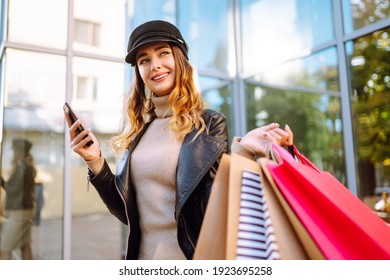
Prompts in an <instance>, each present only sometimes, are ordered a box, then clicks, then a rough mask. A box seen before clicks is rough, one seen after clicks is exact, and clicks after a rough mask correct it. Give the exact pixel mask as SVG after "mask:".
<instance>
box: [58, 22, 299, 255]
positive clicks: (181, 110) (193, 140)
mask: <svg viewBox="0 0 390 280" xmlns="http://www.w3.org/2000/svg"><path fill="white" fill-rule="evenodd" d="M125 60H126V62H127V63H129V64H131V65H132V66H134V71H135V75H134V84H133V87H132V89H131V92H130V94H129V96H128V99H127V102H126V107H125V111H126V112H125V116H126V119H127V124H126V126H125V128H124V129H123V131H122V133H121V134H119V135H118V136H116V137H114V138H113V146H114V149H115V151H116V152H117V154H118V155H121V156H120V160H119V161H118V163H117V168H116V169H117V170H116V174H115V175H114V174H113V173H112V172H111V170H110V168H109V167H108V164H107V162H106V161H105V160H104V157H103V155H102V154H101V151H100V147H99V143H98V141H97V139H96V138H95V136H94V135H93V134H92V133H91V131H90V130H85V131H84V132H82V133H81V134H79V135H76V129H77V127H78V126H79V125H80V121H77V122H75V123H74V124H73V125H72V124H71V121H70V119H69V116H68V115H67V114H65V116H66V118H67V121H68V125H69V127H70V129H69V133H70V139H71V147H72V149H73V151H75V152H76V153H78V154H79V155H80V156H81V157H82V158H83V159H84V160H85V161H86V163H87V164H88V167H89V180H90V182H91V183H92V184H93V185H94V186H95V188H96V190H97V191H98V193H99V195H100V196H101V198H102V200H103V201H104V202H105V203H106V205H107V207H108V209H109V210H110V211H111V213H113V214H114V215H115V216H116V217H117V218H118V219H119V220H121V221H122V222H123V223H125V224H128V225H129V235H128V241H127V255H126V259H192V256H193V254H194V250H195V246H196V242H197V239H198V235H199V231H200V227H201V224H202V220H203V215H204V212H205V209H206V205H207V201H208V197H209V194H210V190H211V186H212V183H213V179H214V177H215V174H216V171H217V169H218V164H219V160H220V158H221V156H222V154H223V153H226V152H228V147H227V143H228V135H227V127H226V120H225V117H224V115H223V114H221V113H218V112H215V111H213V110H206V109H204V103H203V101H202V98H201V95H200V92H199V91H198V89H197V87H196V85H195V82H194V78H193V75H194V72H193V68H192V66H191V65H190V63H189V61H188V46H187V44H186V43H185V41H184V39H183V37H182V35H181V33H180V31H179V30H178V29H177V28H176V27H175V26H174V25H172V24H170V23H168V22H165V21H159V20H158V21H150V22H146V23H144V24H142V25H140V26H139V27H137V28H136V29H135V30H134V31H133V32H132V34H131V36H130V38H129V43H128V54H127V56H126V59H125ZM85 136H87V137H86V138H84V139H83V137H85ZM90 140H93V141H94V142H95V143H94V144H93V145H92V146H90V147H87V146H85V144H86V143H87V142H88V141H90ZM233 142H234V143H233V145H232V151H233V152H237V153H240V154H242V155H246V156H248V157H254V156H255V155H256V154H257V155H259V154H260V155H262V154H264V153H265V152H267V149H268V148H269V146H270V145H271V143H278V144H280V145H291V144H292V132H291V130H289V129H288V128H287V129H286V131H285V130H283V129H280V128H279V125H278V124H270V125H268V126H264V127H261V128H258V129H255V130H252V131H250V132H249V133H248V134H246V135H245V136H244V137H243V138H242V139H240V138H235V139H234V141H233Z"/></svg>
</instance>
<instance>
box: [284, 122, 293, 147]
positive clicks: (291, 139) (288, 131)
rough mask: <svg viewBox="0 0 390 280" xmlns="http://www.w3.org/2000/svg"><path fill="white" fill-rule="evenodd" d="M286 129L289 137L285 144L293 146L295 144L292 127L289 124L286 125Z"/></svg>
mask: <svg viewBox="0 0 390 280" xmlns="http://www.w3.org/2000/svg"><path fill="white" fill-rule="evenodd" d="M284 130H285V131H286V132H287V133H288V137H287V139H286V141H285V143H284V145H286V146H292V145H293V144H294V134H293V132H292V130H291V128H290V127H289V126H288V125H287V124H286V126H285V127H284Z"/></svg>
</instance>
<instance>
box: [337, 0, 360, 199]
mask: <svg viewBox="0 0 390 280" xmlns="http://www.w3.org/2000/svg"><path fill="white" fill-rule="evenodd" d="M333 13H334V18H333V20H334V22H333V24H334V26H335V35H336V42H337V54H338V60H339V63H338V65H339V75H340V91H341V115H342V123H343V140H344V151H345V166H346V170H347V182H348V189H349V190H350V191H351V192H352V193H353V194H355V195H357V194H358V189H357V177H356V170H357V169H356V157H355V151H354V146H355V144H354V138H353V131H352V112H351V99H350V93H349V80H348V74H347V73H348V70H347V57H346V53H345V46H344V40H343V17H342V7H341V3H340V1H339V0H333Z"/></svg>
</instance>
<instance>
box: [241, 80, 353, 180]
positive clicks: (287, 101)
mask: <svg viewBox="0 0 390 280" xmlns="http://www.w3.org/2000/svg"><path fill="white" fill-rule="evenodd" d="M246 93H247V94H246V104H247V105H246V107H247V128H248V130H251V129H254V128H256V127H259V126H262V125H265V124H268V123H272V122H277V123H279V124H280V125H281V126H282V127H284V125H285V124H288V125H289V126H290V127H291V129H292V131H293V132H294V143H295V145H296V146H297V147H298V149H299V150H300V151H301V152H302V153H303V154H304V155H305V156H307V157H308V158H310V160H311V161H312V162H313V163H314V164H315V165H316V166H317V167H318V168H320V169H323V170H327V171H330V172H331V173H332V174H334V175H335V176H336V177H337V178H338V179H339V180H340V181H341V182H342V183H343V184H346V175H345V165H344V152H343V138H342V121H341V103H340V98H339V97H332V96H329V95H319V94H309V93H303V92H298V91H292V90H280V89H275V88H271V87H264V86H257V85H253V84H248V83H247V84H246Z"/></svg>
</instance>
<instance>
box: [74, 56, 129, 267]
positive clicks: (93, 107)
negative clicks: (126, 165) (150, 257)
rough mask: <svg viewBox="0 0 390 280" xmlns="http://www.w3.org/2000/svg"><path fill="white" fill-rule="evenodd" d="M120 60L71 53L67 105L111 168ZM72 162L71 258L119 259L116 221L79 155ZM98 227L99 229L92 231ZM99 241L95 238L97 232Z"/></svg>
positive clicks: (119, 114)
mask: <svg viewBox="0 0 390 280" xmlns="http://www.w3.org/2000/svg"><path fill="white" fill-rule="evenodd" d="M124 75H125V65H124V64H122V63H114V62H107V61H101V60H95V59H87V58H81V57H74V59H73V77H74V79H73V100H72V102H71V106H72V108H73V109H74V111H75V112H76V113H77V114H78V116H79V117H80V119H81V120H82V121H83V122H84V124H85V125H86V127H89V128H91V130H92V131H93V133H94V134H95V136H96V137H97V139H98V141H99V144H100V148H101V150H102V154H103V155H104V157H105V159H106V160H107V161H108V163H109V165H110V166H111V170H112V171H115V162H116V159H115V155H114V150H113V149H112V146H111V138H112V137H113V136H114V135H115V134H117V133H118V132H119V128H120V125H121V118H122V106H123V95H124V94H125V89H124V85H125V77H124ZM71 157H72V159H71V162H72V259H120V258H121V253H122V252H121V250H122V248H121V229H122V228H121V223H120V222H119V220H117V218H116V217H114V216H113V215H112V214H110V213H109V212H108V210H107V207H106V206H105V204H104V203H103V202H102V200H101V199H100V197H99V196H98V194H97V192H96V191H95V189H94V188H93V187H92V186H91V188H90V190H89V191H87V185H88V182H87V179H86V177H87V167H86V164H85V162H84V161H83V160H82V158H81V157H80V156H78V155H77V154H75V153H72V154H71ZM96 232H98V233H99V234H95V233H96ZM102 237H103V238H104V239H105V241H104V244H101V240H102V239H101V238H102Z"/></svg>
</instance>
